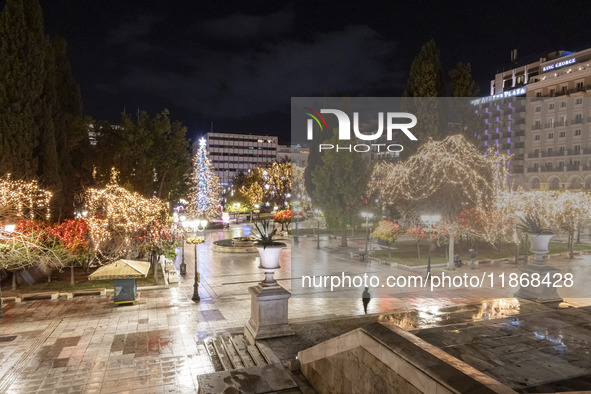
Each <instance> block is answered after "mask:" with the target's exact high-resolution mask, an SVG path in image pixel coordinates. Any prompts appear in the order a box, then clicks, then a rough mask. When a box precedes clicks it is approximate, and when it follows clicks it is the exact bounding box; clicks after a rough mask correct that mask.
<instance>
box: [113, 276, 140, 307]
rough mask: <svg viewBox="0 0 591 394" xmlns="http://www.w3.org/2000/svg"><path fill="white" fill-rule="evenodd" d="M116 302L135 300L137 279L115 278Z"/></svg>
mask: <svg viewBox="0 0 591 394" xmlns="http://www.w3.org/2000/svg"><path fill="white" fill-rule="evenodd" d="M113 289H114V301H115V304H123V303H128V302H135V298H136V297H137V281H136V280H135V279H113Z"/></svg>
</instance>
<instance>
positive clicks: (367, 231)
mask: <svg viewBox="0 0 591 394" xmlns="http://www.w3.org/2000/svg"><path fill="white" fill-rule="evenodd" d="M361 216H363V217H364V218H365V255H366V256H367V244H368V243H369V219H371V218H372V217H373V213H369V212H362V213H361Z"/></svg>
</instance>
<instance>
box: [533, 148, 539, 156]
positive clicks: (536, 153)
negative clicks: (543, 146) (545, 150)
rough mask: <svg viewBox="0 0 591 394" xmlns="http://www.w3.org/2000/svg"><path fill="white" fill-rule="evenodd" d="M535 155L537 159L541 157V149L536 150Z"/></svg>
mask: <svg viewBox="0 0 591 394" xmlns="http://www.w3.org/2000/svg"><path fill="white" fill-rule="evenodd" d="M534 155H536V157H538V156H539V155H540V149H538V148H536V149H534Z"/></svg>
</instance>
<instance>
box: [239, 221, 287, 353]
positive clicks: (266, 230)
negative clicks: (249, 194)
mask: <svg viewBox="0 0 591 394" xmlns="http://www.w3.org/2000/svg"><path fill="white" fill-rule="evenodd" d="M255 227H256V229H257V231H258V232H259V235H260V237H259V238H258V239H257V241H256V242H255V243H254V246H255V247H256V248H257V250H258V252H259V256H260V265H259V268H260V269H261V270H263V272H264V274H265V279H264V280H263V281H262V282H260V283H259V284H258V285H257V286H252V287H249V288H248V292H249V293H250V319H249V320H248V321H247V322H246V324H245V326H244V335H245V336H246V337H247V338H248V340H249V342H250V343H251V344H254V343H255V342H256V341H257V340H259V339H265V338H276V337H283V336H287V335H294V334H295V333H294V332H293V330H292V329H291V327H289V324H288V323H287V316H288V311H287V309H288V301H289V298H290V297H291V293H290V292H289V291H287V290H285V289H284V288H283V287H281V286H279V284H278V283H277V281H276V280H275V279H274V278H273V275H274V274H275V271H277V270H278V269H279V268H280V266H279V258H280V257H281V251H282V250H283V249H284V248H285V247H286V245H285V244H284V243H281V242H277V241H275V240H273V237H274V235H275V234H276V233H277V230H276V229H274V228H271V227H270V223H269V222H268V221H266V222H263V223H262V225H261V226H260V227H259V226H258V224H256V223H255Z"/></svg>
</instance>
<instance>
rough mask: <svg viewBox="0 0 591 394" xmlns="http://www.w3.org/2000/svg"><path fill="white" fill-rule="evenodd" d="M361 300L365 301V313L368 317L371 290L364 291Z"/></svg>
mask: <svg viewBox="0 0 591 394" xmlns="http://www.w3.org/2000/svg"><path fill="white" fill-rule="evenodd" d="M361 300H362V301H363V311H364V312H365V314H366V315H367V304H369V300H371V295H370V294H369V288H367V287H366V288H365V290H363V295H362V296H361Z"/></svg>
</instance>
